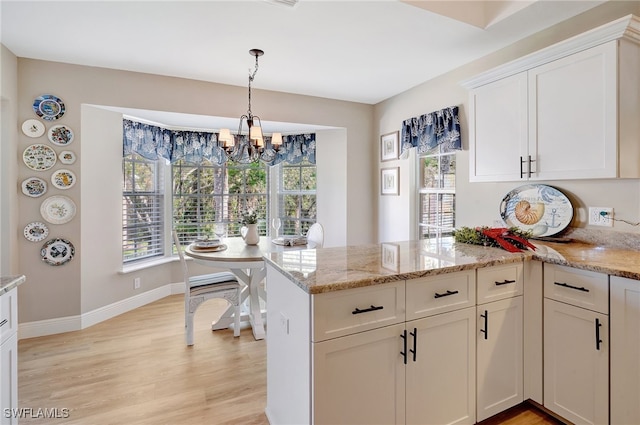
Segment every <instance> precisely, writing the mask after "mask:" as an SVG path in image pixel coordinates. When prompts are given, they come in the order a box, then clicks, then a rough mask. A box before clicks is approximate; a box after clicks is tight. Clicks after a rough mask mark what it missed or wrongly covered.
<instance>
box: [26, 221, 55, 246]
mask: <svg viewBox="0 0 640 425" xmlns="http://www.w3.org/2000/svg"><path fill="white" fill-rule="evenodd" d="M47 236H49V228H48V227H47V225H46V224H44V223H42V222H40V221H34V222H33V223H29V224H27V225H26V226H25V228H24V237H25V238H27V240H28V241H31V242H40V241H43V240H45V239H46V238H47Z"/></svg>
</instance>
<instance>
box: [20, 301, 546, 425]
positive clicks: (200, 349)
mask: <svg viewBox="0 0 640 425" xmlns="http://www.w3.org/2000/svg"><path fill="white" fill-rule="evenodd" d="M183 307H184V304H183V298H182V296H181V295H174V296H170V297H166V298H164V299H162V300H159V301H156V302H154V303H151V304H148V305H146V306H143V307H140V308H138V309H136V310H134V311H131V312H128V313H125V314H122V315H120V316H118V317H115V318H113V319H110V320H107V321H105V322H102V323H99V324H96V325H94V326H92V327H90V328H87V329H83V330H81V331H76V332H68V333H64V334H59V335H51V336H45V337H39V338H30V339H24V340H20V341H19V343H18V401H19V407H20V408H23V409H29V408H30V409H34V410H37V409H44V408H47V409H69V417H68V418H58V419H55V420H50V421H46V420H43V419H42V418H33V417H28V416H27V417H23V418H21V419H20V424H38V425H43V424H49V423H52V424H65V425H87V424H90V425H109V424H114V425H116V424H117V425H121V424H128V425H162V424H167V425H177V424H179V425H191V424H193V425H201V424H242V425H266V424H268V421H267V418H266V416H265V414H264V407H265V405H266V398H267V394H266V342H265V340H261V341H256V340H254V338H253V334H252V332H251V329H250V328H249V327H244V328H243V329H242V330H241V335H240V337H239V338H234V337H233V331H231V330H221V331H215V332H212V331H211V321H212V320H215V319H216V318H217V317H218V316H219V315H220V313H221V311H223V310H224V308H225V307H226V302H225V301H224V300H210V301H207V302H206V303H204V304H202V305H201V306H200V308H199V309H198V311H197V313H196V316H195V322H194V324H195V332H194V341H195V345H193V346H192V347H188V346H187V345H186V344H185V339H184V313H183ZM499 423H504V424H510V425H548V424H557V423H558V422H554V421H552V420H550V419H549V418H547V417H545V416H544V414H541V412H539V411H537V410H535V409H533V410H532V409H527V408H523V409H520V410H517V411H514V412H512V413H511V414H506V415H503V416H502V417H500V418H496V419H494V420H493V421H492V422H490V423H489V422H487V425H493V424H499Z"/></svg>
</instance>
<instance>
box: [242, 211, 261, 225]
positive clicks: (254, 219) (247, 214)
mask: <svg viewBox="0 0 640 425" xmlns="http://www.w3.org/2000/svg"><path fill="white" fill-rule="evenodd" d="M258 219H259V218H258V213H256V212H255V211H254V210H245V211H243V212H242V214H241V215H240V223H241V224H244V225H247V224H257V223H258Z"/></svg>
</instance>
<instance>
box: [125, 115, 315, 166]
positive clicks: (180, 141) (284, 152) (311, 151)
mask: <svg viewBox="0 0 640 425" xmlns="http://www.w3.org/2000/svg"><path fill="white" fill-rule="evenodd" d="M122 130H123V131H122V133H123V147H122V152H123V155H125V156H126V155H129V154H131V153H137V154H138V155H140V156H142V157H144V158H147V159H151V160H155V159H159V158H164V159H166V160H167V161H169V162H176V161H179V160H184V161H186V162H189V163H192V164H201V163H203V162H210V163H212V164H216V165H222V164H224V163H225V162H227V161H228V160H229V159H230V160H231V161H234V162H237V163H241V164H247V163H249V162H251V161H253V160H255V159H256V158H254V157H253V156H252V150H251V146H250V145H249V142H248V140H247V137H246V136H240V137H236V145H235V147H234V149H233V151H232V152H231V154H230V158H227V155H226V153H225V151H224V150H223V149H222V148H221V147H219V146H218V134H217V133H213V132H212V133H209V132H203V131H188V130H170V129H167V128H162V127H158V126H154V125H151V124H145V123H141V122H137V121H131V120H128V119H123V120H122ZM265 144H266V146H267V147H266V148H265V149H264V151H263V152H262V153H261V154H260V156H259V158H258V159H260V160H261V161H263V162H265V163H266V164H268V165H276V164H279V163H281V162H286V163H289V164H297V163H299V162H300V161H302V160H307V161H309V162H310V163H312V164H315V163H316V135H315V134H313V133H311V134H297V135H288V136H282V146H281V147H280V149H279V150H278V151H277V152H276V151H275V150H273V149H272V148H271V138H270V137H265Z"/></svg>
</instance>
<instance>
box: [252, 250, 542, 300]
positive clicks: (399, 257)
mask: <svg viewBox="0 0 640 425" xmlns="http://www.w3.org/2000/svg"><path fill="white" fill-rule="evenodd" d="M529 257H531V254H529V253H527V252H523V253H515V254H512V253H509V252H507V251H504V250H502V249H497V248H487V247H483V246H477V245H468V244H459V243H455V242H454V241H453V238H442V239H423V240H420V241H404V242H394V243H382V244H370V245H357V246H346V247H336V248H321V249H306V250H294V251H286V252H271V253H268V254H266V255H265V257H264V258H265V261H266V262H267V263H269V264H271V265H273V266H275V267H276V268H277V269H279V270H280V271H282V272H283V273H284V275H285V276H286V277H287V278H289V280H291V281H292V282H293V283H295V284H296V285H298V286H299V287H300V288H302V289H303V290H305V291H306V292H308V293H310V294H320V293H323V292H331V291H337V290H341V289H349V288H358V287H361V286H368V285H377V284H381V283H387V282H393V281H398V280H405V279H415V278H418V277H423V276H430V275H436V274H441V273H450V272H455V271H461V270H469V269H476V268H479V267H486V266H493V265H497V264H506V263H513V262H518V261H522V259H523V258H529Z"/></svg>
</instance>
